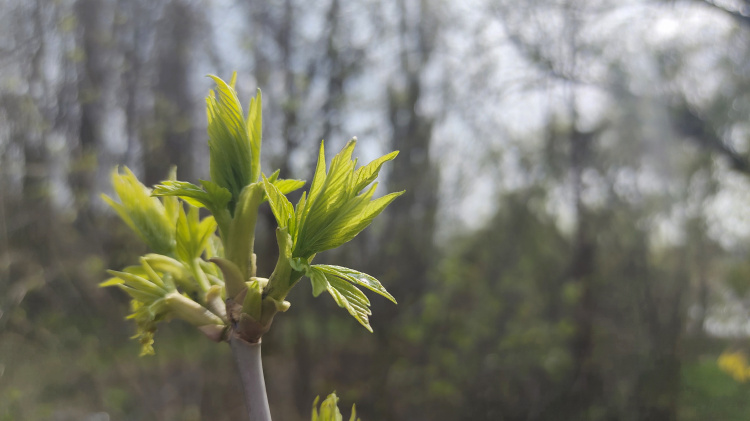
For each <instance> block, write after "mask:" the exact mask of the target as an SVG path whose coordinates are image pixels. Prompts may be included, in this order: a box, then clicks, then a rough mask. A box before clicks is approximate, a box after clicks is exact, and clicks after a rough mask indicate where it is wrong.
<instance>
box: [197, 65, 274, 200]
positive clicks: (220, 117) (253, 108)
mask: <svg viewBox="0 0 750 421" xmlns="http://www.w3.org/2000/svg"><path fill="white" fill-rule="evenodd" d="M209 77H210V78H212V79H213V80H214V82H215V83H216V91H215V92H214V91H211V92H210V93H209V95H208V97H207V98H206V109H207V115H208V147H209V154H210V156H209V164H210V174H211V180H212V181H213V182H215V183H216V184H218V185H219V186H221V187H223V188H226V189H227V190H229V192H230V193H231V194H232V200H231V201H230V204H229V209H230V212H231V213H234V206H235V204H236V203H237V201H238V200H239V197H240V193H241V192H242V189H243V188H244V187H245V186H247V185H248V184H251V183H253V182H255V181H257V180H258V178H259V177H260V144H261V132H262V123H261V119H262V115H261V96H260V90H259V91H258V95H257V96H256V98H254V99H252V100H251V102H250V113H249V114H248V119H247V120H246V119H245V118H244V116H243V112H242V105H241V104H240V101H239V99H238V98H237V93H236V92H235V90H234V88H233V87H231V86H230V85H228V84H227V83H226V82H224V81H223V80H221V79H220V78H218V77H216V76H213V75H209Z"/></svg>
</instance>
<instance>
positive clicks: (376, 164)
mask: <svg viewBox="0 0 750 421" xmlns="http://www.w3.org/2000/svg"><path fill="white" fill-rule="evenodd" d="M396 156H398V151H393V152H391V153H389V154H387V155H383V156H381V157H380V158H378V159H376V160H374V161H372V162H370V163H369V164H367V165H365V166H363V167H361V168H359V169H358V170H357V171H355V173H354V180H355V181H354V192H355V193H359V192H360V191H362V189H364V188H365V187H367V186H368V185H370V184H371V183H372V182H373V181H375V179H376V178H378V173H380V167H382V166H383V164H385V163H386V162H388V161H391V160H393V159H394V158H396Z"/></svg>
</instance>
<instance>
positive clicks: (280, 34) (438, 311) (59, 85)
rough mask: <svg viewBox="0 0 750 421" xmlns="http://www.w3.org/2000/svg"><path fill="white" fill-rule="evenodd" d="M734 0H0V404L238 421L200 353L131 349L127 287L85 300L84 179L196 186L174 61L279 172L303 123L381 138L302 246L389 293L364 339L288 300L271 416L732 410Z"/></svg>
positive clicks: (48, 412) (298, 150)
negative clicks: (361, 176) (228, 92)
mask: <svg viewBox="0 0 750 421" xmlns="http://www.w3.org/2000/svg"><path fill="white" fill-rule="evenodd" d="M748 11H750V2H748V1H746V0H726V1H710V0H705V1H703V0H672V1H666V0H625V1H622V0H621V1H613V0H585V1H582V0H528V1H525V2H519V1H510V0H492V1H490V0H472V1H464V2H457V1H447V0H434V1H426V0H421V1H418V0H385V1H371V0H359V1H341V0H324V1H320V2H307V1H300V0H273V1H265V2H245V1H237V0H216V1H207V0H129V1H116V0H56V1H47V0H31V1H28V0H8V1H4V2H2V3H1V4H0V25H1V26H0V27H2V28H3V37H2V39H1V40H0V420H47V419H54V420H81V419H85V420H109V419H112V420H160V421H161V420H198V419H207V420H218V421H221V420H230V419H239V418H240V417H242V416H243V415H242V414H243V412H244V407H243V403H242V402H241V401H240V400H239V399H240V395H239V394H238V393H235V389H236V388H238V387H239V381H238V379H236V378H235V377H234V373H233V372H232V367H231V361H230V360H229V349H228V347H226V346H217V345H215V344H214V343H212V342H209V341H207V340H205V339H203V338H200V337H197V336H196V335H194V334H193V332H192V330H191V329H189V327H188V326H184V325H182V324H180V323H178V322H173V323H171V324H170V325H169V326H167V327H165V328H163V329H161V330H160V331H159V335H160V338H161V340H160V344H161V345H160V349H159V352H158V353H157V355H156V356H155V357H148V358H138V357H137V355H138V345H137V343H135V342H134V341H129V340H128V339H127V338H128V336H129V335H131V334H132V333H134V327H133V325H132V323H130V322H128V321H126V320H123V318H122V314H125V313H126V307H127V305H128V304H127V301H128V300H127V297H126V296H125V295H124V294H120V293H118V291H114V290H112V291H110V290H103V289H100V288H98V287H97V284H98V283H99V282H101V281H102V280H104V278H105V276H106V275H105V274H104V269H105V268H108V267H123V266H126V265H129V264H133V263H135V262H134V259H136V258H137V256H138V255H139V254H142V253H143V252H144V251H145V250H143V249H142V247H141V246H140V245H138V241H137V239H136V238H134V236H133V235H132V234H131V233H129V232H128V230H127V227H126V226H125V225H124V224H122V223H121V222H120V221H119V220H117V216H116V215H114V214H113V213H112V212H111V211H110V210H109V209H107V207H106V204H105V203H103V202H102V201H101V200H100V199H99V195H100V193H110V194H111V190H110V189H111V187H110V186H109V185H108V182H109V176H108V175H109V174H110V172H111V171H112V169H113V168H114V167H115V166H116V165H118V164H122V165H127V166H128V167H129V168H131V169H133V170H134V171H135V172H136V173H137V174H138V176H139V177H140V178H141V179H142V180H144V182H145V183H146V184H148V185H153V184H155V183H158V182H159V181H161V180H163V179H164V178H166V176H167V174H166V168H167V167H168V164H174V165H177V167H178V175H179V178H180V179H183V180H188V181H191V182H196V181H197V180H198V179H199V178H206V177H207V174H208V154H207V147H206V138H207V136H206V120H205V115H204V106H205V104H203V103H202V101H201V100H202V98H204V97H205V95H206V93H207V92H208V89H210V88H211V86H212V81H211V80H210V79H208V78H205V77H204V75H206V74H209V73H212V74H218V75H220V76H222V77H225V78H228V77H230V75H231V73H232V71H233V70H237V71H238V75H239V77H238V83H237V86H238V88H239V90H240V93H241V95H240V97H241V98H249V97H250V96H251V94H252V93H253V92H254V90H255V88H256V87H260V88H261V89H262V90H263V94H264V95H263V98H264V109H263V113H264V117H265V121H264V138H265V146H264V151H263V156H262V159H263V160H264V162H266V163H268V164H269V165H267V167H269V168H270V167H273V168H281V174H282V176H284V177H287V178H301V179H307V180H308V182H309V181H310V180H311V177H312V173H313V166H314V165H315V159H316V158H317V154H316V153H317V148H318V145H319V144H320V141H321V139H325V141H326V146H329V145H330V150H332V151H334V150H338V149H340V148H341V147H342V146H343V145H344V144H345V142H346V140H348V139H349V138H350V137H351V136H354V135H356V136H358V138H359V140H360V143H359V148H358V153H359V154H361V159H362V162H365V161H369V160H371V159H373V158H375V157H377V156H380V155H382V154H383V153H385V152H387V151H390V150H400V151H401V152H400V155H399V157H398V159H396V160H395V161H394V162H393V163H392V164H393V165H392V166H390V167H389V168H388V174H385V177H386V180H387V181H386V183H385V184H387V191H401V190H406V193H405V194H404V195H403V196H401V197H400V198H399V199H398V200H397V201H395V202H394V203H393V204H392V205H391V206H390V207H389V208H388V210H387V211H386V212H385V213H384V215H383V217H382V220H380V219H379V220H378V221H377V222H376V223H375V224H374V226H373V227H371V228H370V229H369V230H368V231H365V232H364V233H363V234H361V235H360V236H359V237H357V238H356V239H355V241H354V243H355V244H354V245H352V246H350V247H347V248H346V249H344V250H343V251H341V252H336V253H337V255H336V256H333V254H332V253H330V252H329V253H328V254H326V253H324V254H322V255H321V256H320V257H319V260H320V261H321V262H325V261H327V259H328V260H330V261H336V262H342V263H346V264H347V266H352V267H357V268H360V269H362V270H363V271H364V272H367V273H370V274H372V275H374V276H377V278H378V279H380V280H381V281H382V283H383V285H384V286H385V287H386V288H387V289H388V290H389V291H390V292H391V293H392V294H393V295H394V296H395V297H396V299H397V300H398V302H399V305H398V306H393V305H392V304H390V303H389V302H387V301H386V300H373V302H372V306H373V313H374V316H373V317H372V318H371V320H370V322H371V324H372V326H373V328H374V334H369V333H367V332H364V331H363V329H361V328H360V327H359V326H358V324H357V323H356V322H355V321H353V320H351V318H347V317H342V315H341V314H340V311H338V310H337V309H335V303H333V302H332V301H331V302H324V301H321V300H316V301H313V298H312V296H311V289H310V287H307V286H305V287H300V288H297V289H295V290H294V291H293V292H292V297H290V301H292V302H294V303H295V304H294V306H293V308H292V309H291V310H290V311H289V312H287V313H286V314H284V315H282V316H280V317H278V318H277V320H276V328H275V329H274V330H272V331H271V332H270V334H269V335H267V337H266V340H265V341H264V344H265V347H264V361H265V364H266V368H265V370H266V376H267V379H268V382H269V383H268V388H269V395H270V396H269V397H270V401H271V407H272V412H273V413H274V416H275V417H276V418H278V419H280V420H290V421H295V420H303V419H309V418H308V417H309V411H310V405H311V402H312V400H313V399H314V397H315V396H316V395H326V394H328V393H329V392H330V391H332V390H336V391H337V392H338V395H339V396H340V398H341V404H342V405H343V406H344V407H350V406H351V403H352V402H356V403H357V413H358V415H359V416H360V417H362V419H364V420H437V421H439V420H451V421H453V420H534V421H546V420H549V421H552V420H571V421H572V420H592V421H599V420H601V421H605V420H606V421H609V420H624V421H625V420H633V421H635V420H654V421H656V420H659V421H661V420H688V421H689V420H696V421H700V420H709V419H717V420H744V419H746V418H747V414H748V413H750V399H748V398H750V386H748V385H747V384H746V383H745V381H746V379H747V378H748V376H747V375H740V374H741V373H740V374H738V372H737V371H736V370H749V371H748V372H750V369H747V366H746V362H745V363H742V361H745V360H744V359H742V358H744V357H742V355H743V353H745V352H747V353H750V344H749V343H748V341H747V338H748V336H749V335H750V324H748V320H749V319H750V260H748V253H750V217H749V216H750V213H749V212H748V210H747V204H748V203H750V178H749V177H750V120H749V119H748V115H750V65H748V63H750V18H748V15H749V14H748ZM329 158H330V156H329ZM273 218H274V217H273V215H272V213H271V211H270V209H268V208H265V210H264V211H263V214H262V221H261V223H260V225H263V226H262V227H260V229H261V230H260V233H259V237H258V242H257V244H256V248H258V249H260V248H263V249H264V250H276V244H275V238H274V236H273V232H272V231H271V228H270V227H272V226H273V225H272V223H273V221H274V219H273ZM272 254H273V252H271V255H272ZM262 255H263V256H268V255H269V253H265V252H264V253H262ZM274 261H275V257H273V256H271V258H269V259H268V260H263V261H259V262H258V272H259V273H260V274H265V275H264V276H268V274H269V272H270V271H271V269H272V268H273V264H274ZM722 353H724V355H725V357H724V359H723V360H722V361H725V362H727V361H729V362H730V363H731V362H732V361H734V363H732V364H734V365H731V364H730V365H726V364H723V365H720V364H718V363H717V360H718V359H719V356H720V355H721V354H722ZM732 358H734V359H732ZM742 364H745V366H742ZM729 366H731V367H735V371H734V372H732V373H729V372H724V371H722V368H721V367H725V370H728V371H731V370H729V369H726V367H729ZM737 367H739V368H737Z"/></svg>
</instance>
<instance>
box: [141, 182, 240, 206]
mask: <svg viewBox="0 0 750 421" xmlns="http://www.w3.org/2000/svg"><path fill="white" fill-rule="evenodd" d="M201 185H202V186H203V188H201V187H198V186H196V185H195V184H192V183H188V182H186V181H172V180H166V181H162V182H161V184H157V185H156V186H154V191H153V193H152V194H153V195H154V196H177V197H179V198H181V199H182V200H184V201H186V202H188V203H189V204H190V205H192V206H196V207H205V208H207V209H208V210H210V211H211V213H214V214H216V213H218V212H219V211H220V210H221V209H225V208H226V207H227V204H228V203H229V201H230V200H231V199H232V193H230V192H229V190H227V189H225V188H223V187H220V186H219V185H217V184H216V183H212V182H210V181H206V180H201ZM204 189H205V190H204Z"/></svg>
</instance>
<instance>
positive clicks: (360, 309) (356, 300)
mask: <svg viewBox="0 0 750 421" xmlns="http://www.w3.org/2000/svg"><path fill="white" fill-rule="evenodd" d="M326 279H327V280H328V284H329V285H328V293H329V294H331V297H333V300H334V301H336V304H338V306H339V307H341V308H345V309H346V310H347V311H348V312H349V314H351V315H352V316H353V317H354V318H355V319H357V321H358V322H359V323H360V324H362V326H364V327H365V329H367V330H369V331H370V332H372V327H370V321H369V320H368V316H370V315H371V314H372V312H371V311H370V300H368V299H367V297H366V296H365V294H363V293H362V291H360V290H358V289H357V288H356V287H355V286H353V285H352V284H350V283H348V282H346V281H342V280H341V279H339V278H337V277H335V276H326Z"/></svg>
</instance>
